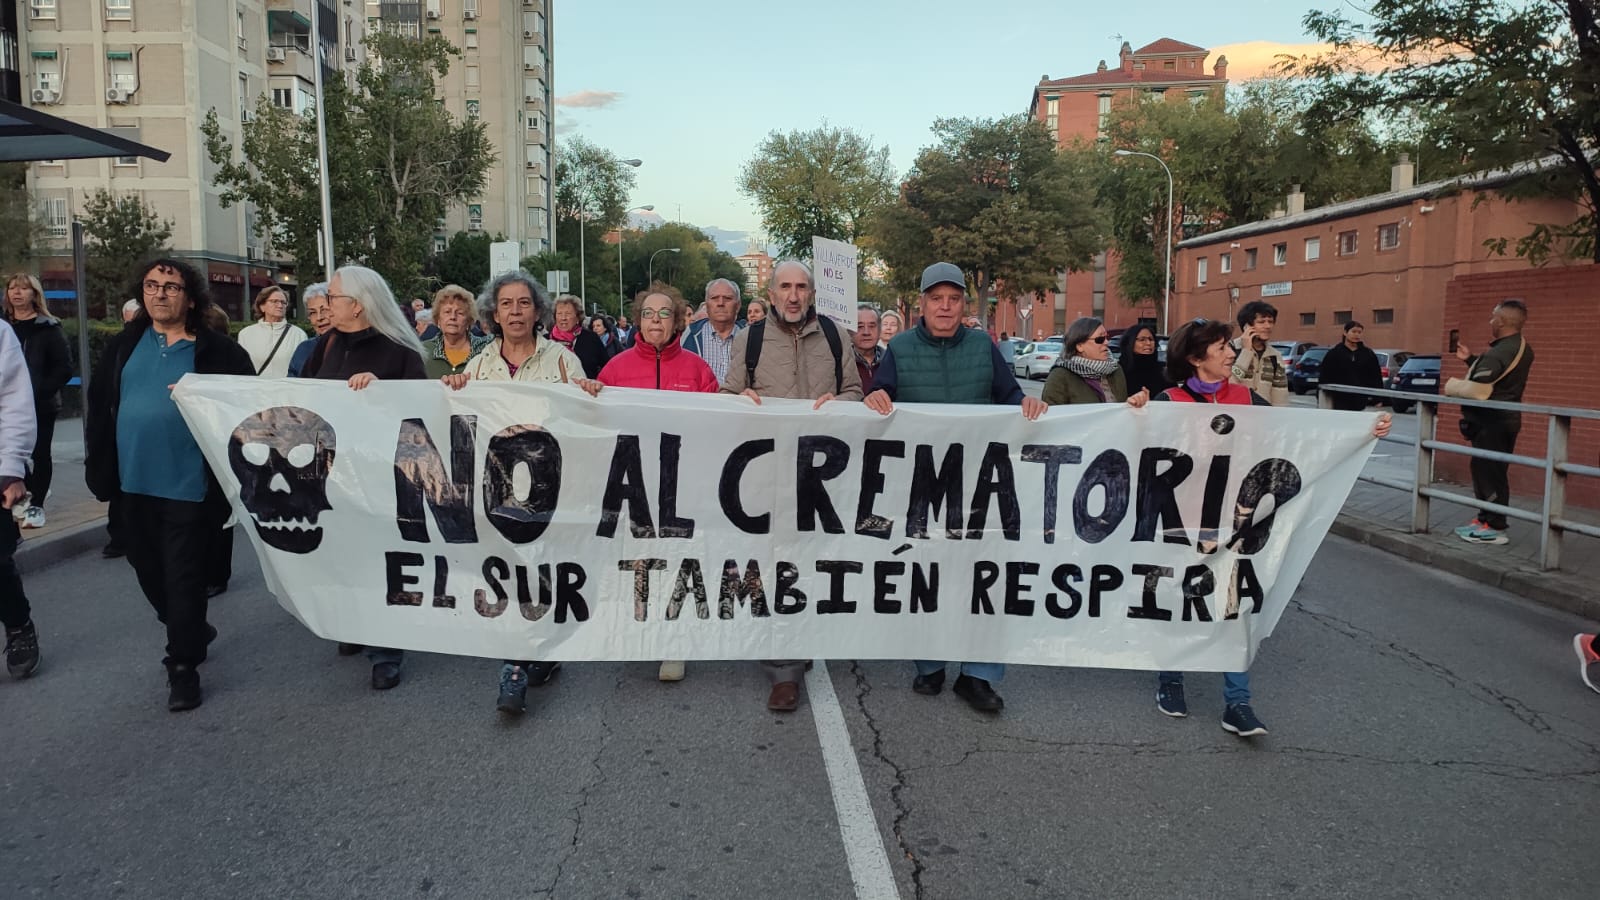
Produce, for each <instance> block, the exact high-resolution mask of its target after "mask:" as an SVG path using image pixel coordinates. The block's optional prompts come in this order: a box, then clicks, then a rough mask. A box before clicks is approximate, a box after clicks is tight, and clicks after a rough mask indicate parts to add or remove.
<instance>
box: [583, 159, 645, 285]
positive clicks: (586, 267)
mask: <svg viewBox="0 0 1600 900" xmlns="http://www.w3.org/2000/svg"><path fill="white" fill-rule="evenodd" d="M617 162H619V163H622V164H623V165H625V166H633V167H634V168H635V169H637V168H639V167H640V166H642V165H644V160H642V159H619V160H617ZM588 212H589V195H588V194H587V193H584V191H583V190H582V186H581V185H580V186H579V190H578V299H579V300H580V301H582V303H583V306H584V308H585V309H587V308H588V307H589V260H588V256H587V254H585V253H584V249H583V231H584V227H583V226H584V221H585V219H586V216H587V214H588Z"/></svg>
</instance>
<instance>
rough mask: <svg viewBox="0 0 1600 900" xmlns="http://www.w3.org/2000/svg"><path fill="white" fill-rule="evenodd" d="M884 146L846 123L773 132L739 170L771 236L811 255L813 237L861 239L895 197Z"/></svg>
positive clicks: (785, 249) (788, 251)
mask: <svg viewBox="0 0 1600 900" xmlns="http://www.w3.org/2000/svg"><path fill="white" fill-rule="evenodd" d="M894 177H895V173H894V167H893V166H891V165H890V164H889V148H888V147H874V146H873V145H872V141H871V139H870V138H866V137H863V136H862V135H859V134H857V133H855V132H854V131H851V130H850V129H848V128H836V127H829V126H828V125H826V124H824V125H822V126H821V127H818V128H814V129H812V130H811V131H791V132H789V133H788V134H782V133H779V132H776V131H774V132H772V133H771V134H769V135H767V139H766V140H765V141H762V143H761V146H760V147H758V148H756V155H755V156H754V157H752V158H751V159H750V160H749V161H748V162H746V163H745V165H744V169H743V171H742V172H741V173H740V175H739V189H740V190H741V191H743V192H744V193H745V194H746V195H748V196H749V197H750V198H751V199H753V200H755V202H756V206H757V207H758V208H760V210H761V221H762V225H763V227H765V228H766V230H767V233H768V234H769V235H770V237H771V239H772V241H773V242H774V243H776V244H777V245H778V247H779V248H780V249H781V251H782V253H783V254H784V255H787V256H797V257H802V258H809V257H810V256H811V239H812V237H814V236H815V237H825V238H831V239H833V240H838V241H848V242H849V243H852V244H854V243H858V242H859V241H860V240H861V238H862V237H863V236H864V235H865V234H866V230H867V223H868V222H869V221H871V219H872V216H873V215H874V214H876V213H877V212H878V210H880V209H882V208H883V207H885V206H887V205H888V204H889V203H890V202H891V201H892V200H893V199H894Z"/></svg>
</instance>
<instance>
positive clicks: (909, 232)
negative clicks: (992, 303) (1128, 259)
mask: <svg viewBox="0 0 1600 900" xmlns="http://www.w3.org/2000/svg"><path fill="white" fill-rule="evenodd" d="M933 132H934V134H935V135H936V136H937V137H938V139H939V143H938V145H937V146H934V147H929V148H926V149H924V150H923V151H922V152H921V153H919V154H918V155H917V160H916V164H915V166H913V168H912V170H911V173H910V174H909V175H908V176H907V178H906V180H905V183H904V184H902V185H901V187H900V197H899V199H898V200H897V201H896V202H895V203H894V204H892V205H890V206H887V207H885V208H884V209H883V210H881V211H880V212H879V214H878V215H877V216H875V217H874V219H873V222H872V227H871V237H870V239H869V240H868V241H867V243H868V246H869V249H870V250H871V251H873V252H874V253H876V254H877V255H878V256H880V257H881V258H882V259H883V260H884V262H886V263H888V264H889V266H890V268H891V271H892V273H893V281H894V283H895V284H896V286H898V287H901V288H914V287H915V286H916V280H915V279H916V277H917V273H918V272H920V271H922V269H923V267H925V266H927V265H928V264H929V263H932V262H935V261H937V260H944V261H947V262H953V263H955V264H956V265H958V266H960V267H961V268H962V270H963V271H965V272H967V273H968V275H969V277H971V278H972V280H973V285H972V287H973V289H974V291H975V292H976V294H977V296H978V297H980V298H983V297H987V295H988V293H989V291H990V289H991V288H994V289H995V290H997V291H998V292H999V293H1000V294H1001V295H1003V296H1008V297H1013V296H1020V295H1023V294H1027V293H1034V292H1041V293H1042V292H1044V291H1048V290H1052V289H1054V286H1055V281H1056V276H1057V274H1058V273H1060V272H1062V271H1064V270H1067V269H1073V268H1082V267H1083V266H1085V265H1087V264H1088V262H1089V261H1090V259H1091V258H1092V257H1093V255H1094V254H1095V253H1096V252H1097V251H1099V250H1100V249H1101V248H1102V246H1103V245H1104V238H1103V231H1104V229H1103V225H1102V222H1101V217H1100V215H1099V213H1098V212H1097V211H1096V209H1095V208H1094V205H1093V199H1094V193H1095V180H1094V177H1093V175H1092V174H1091V173H1090V172H1089V171H1086V170H1084V169H1082V168H1080V167H1079V166H1077V165H1076V164H1075V160H1074V159H1073V158H1072V157H1070V156H1068V155H1066V154H1058V153H1057V152H1056V148H1055V139H1054V137H1052V136H1051V134H1050V133H1049V132H1048V131H1046V130H1045V127H1044V125H1043V123H1040V122H1035V121H1031V120H1029V119H1028V118H1027V117H1026V116H1012V117H1009V118H1004V119H982V120H978V119H939V120H938V121H936V122H934V125H933ZM985 312H987V310H985Z"/></svg>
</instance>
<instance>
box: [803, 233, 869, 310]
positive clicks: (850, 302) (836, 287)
mask: <svg viewBox="0 0 1600 900" xmlns="http://www.w3.org/2000/svg"><path fill="white" fill-rule="evenodd" d="M858 258H859V254H858V253H857V252H856V248H855V245H853V244H847V243H845V242H844V241H830V240H828V239H827V238H820V237H812V238H811V268H812V270H813V271H812V273H811V274H812V277H813V278H814V279H816V282H817V285H816V287H817V315H819V316H827V317H828V318H830V319H832V320H834V321H835V322H838V323H839V325H840V326H841V327H843V328H845V329H848V330H850V331H855V330H856V260H857V259H858Z"/></svg>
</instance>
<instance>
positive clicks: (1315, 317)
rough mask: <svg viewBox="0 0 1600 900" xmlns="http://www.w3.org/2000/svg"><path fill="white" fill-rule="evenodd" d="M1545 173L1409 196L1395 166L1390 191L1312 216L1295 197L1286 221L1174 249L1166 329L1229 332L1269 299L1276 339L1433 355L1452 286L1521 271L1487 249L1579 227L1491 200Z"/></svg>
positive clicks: (1544, 210)
mask: <svg viewBox="0 0 1600 900" xmlns="http://www.w3.org/2000/svg"><path fill="white" fill-rule="evenodd" d="M1553 164H1554V161H1553V160H1548V161H1544V162H1540V163H1535V164H1529V165H1527V166H1521V167H1518V168H1517V169H1515V170H1510V171H1496V172H1490V173H1484V174H1481V175H1477V176H1470V177H1467V178H1464V179H1452V180H1448V181H1436V182H1431V183H1428V184H1421V185H1417V184H1413V180H1414V171H1415V167H1414V166H1413V165H1412V164H1411V163H1410V162H1409V161H1408V160H1406V159H1405V158H1404V156H1402V158H1401V160H1400V162H1398V163H1397V164H1396V165H1395V166H1394V167H1393V170H1392V172H1391V178H1390V190H1389V191H1387V192H1385V193H1382V194H1376V195H1373V196H1370V197H1362V198H1360V199H1357V200H1350V201H1346V202H1343V203H1335V204H1330V205H1328V206H1324V207H1319V208H1316V209H1309V210H1308V209H1305V208H1304V206H1305V198H1304V195H1303V194H1301V193H1300V192H1299V191H1298V190H1294V189H1291V191H1290V192H1289V193H1288V195H1287V197H1286V202H1285V206H1284V208H1285V210H1286V211H1287V214H1286V215H1284V216H1281V217H1278V218H1273V219H1267V220H1265V221H1261V222H1251V223H1249V224H1246V225H1239V226H1236V227H1234V228H1228V229H1224V230H1222V231H1215V232H1212V233H1210V234H1206V235H1201V236H1199V237H1195V238H1190V239H1189V240H1186V241H1183V242H1181V243H1179V244H1178V249H1177V252H1176V254H1175V255H1174V257H1173V263H1172V267H1173V280H1174V282H1175V283H1174V287H1173V297H1172V302H1173V311H1172V321H1174V322H1181V321H1185V320H1187V319H1189V318H1192V317H1194V316H1205V317H1207V318H1223V319H1227V320H1228V321H1232V320H1233V318H1234V313H1235V311H1236V310H1237V309H1238V307H1239V306H1240V305H1242V304H1244V303H1248V302H1250V301H1252V300H1261V299H1265V300H1267V301H1268V302H1270V303H1272V304H1273V305H1274V306H1276V307H1277V308H1278V327H1277V331H1276V332H1275V336H1277V337H1280V338H1282V339H1283V340H1294V341H1314V342H1316V343H1318V344H1332V343H1335V342H1336V341H1338V340H1340V337H1341V335H1342V334H1343V326H1344V323H1345V322H1347V321H1350V320H1351V319H1355V320H1356V321H1359V322H1361V323H1362V324H1363V325H1365V326H1366V342H1367V345H1368V346H1370V347H1373V348H1376V349H1397V350H1412V351H1416V352H1422V353H1437V352H1439V349H1440V347H1441V346H1443V344H1441V339H1440V334H1441V332H1440V330H1439V323H1440V322H1441V321H1443V317H1444V306H1445V294H1446V288H1447V286H1448V285H1449V284H1450V282H1451V281H1452V280H1453V279H1456V278H1460V277H1463V276H1467V275H1478V274H1482V273H1489V272H1521V273H1524V274H1525V273H1526V272H1527V271H1528V269H1529V264H1528V262H1527V261H1526V260H1524V259H1520V258H1518V257H1516V256H1496V255H1494V254H1493V253H1491V252H1490V251H1489V250H1488V249H1487V248H1486V247H1485V246H1484V242H1485V241H1487V240H1491V239H1495V238H1501V237H1507V238H1512V239H1515V238H1517V237H1520V236H1522V235H1524V234H1527V233H1528V232H1529V231H1530V230H1531V229H1532V227H1533V225H1534V223H1536V222H1553V221H1560V222H1565V221H1570V220H1571V219H1572V218H1573V217H1574V216H1576V215H1577V207H1576V206H1574V205H1573V204H1571V203H1568V202H1560V201H1554V200H1548V201H1512V200H1508V199H1506V198H1504V197H1502V196H1501V195H1500V194H1499V193H1498V192H1496V190H1495V188H1496V186H1498V185H1501V184H1504V183H1505V182H1507V181H1509V180H1511V179H1512V178H1515V177H1518V176H1519V175H1525V174H1527V172H1528V171H1529V169H1530V167H1531V166H1543V165H1553ZM1560 264H1561V263H1560V262H1559V261H1558V262H1554V263H1552V264H1551V265H1560Z"/></svg>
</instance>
